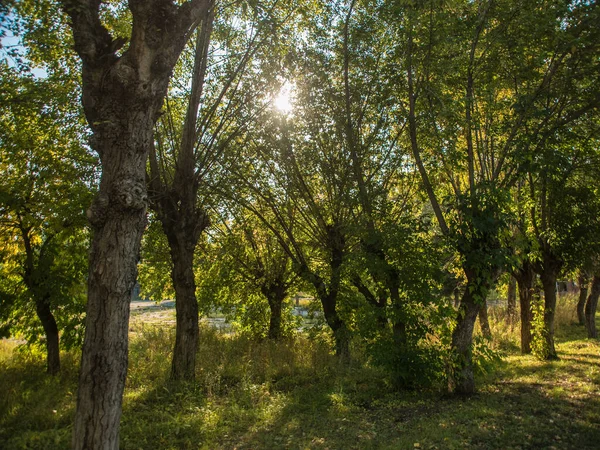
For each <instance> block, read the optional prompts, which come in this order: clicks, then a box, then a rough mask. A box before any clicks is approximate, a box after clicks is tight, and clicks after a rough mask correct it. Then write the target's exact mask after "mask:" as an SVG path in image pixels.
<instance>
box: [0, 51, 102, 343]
mask: <svg viewBox="0 0 600 450" xmlns="http://www.w3.org/2000/svg"><path fill="white" fill-rule="evenodd" d="M0 82H1V83H2V86H3V88H4V89H3V91H2V94H0V96H1V100H0V105H1V106H0V169H1V171H2V174H3V177H2V180H0V214H1V216H2V219H1V220H0V254H1V256H2V263H1V264H0V273H1V274H2V278H1V281H0V324H1V328H2V330H3V331H4V332H5V333H6V332H8V331H9V330H10V333H11V334H13V335H21V336H23V337H24V338H25V339H26V340H27V342H28V343H29V344H31V345H34V344H40V343H43V336H44V332H43V330H42V327H41V323H40V322H39V320H38V319H37V317H36V307H35V305H36V304H40V303H44V304H47V305H48V306H49V307H50V310H51V311H52V313H53V314H54V316H55V319H56V322H57V324H58V327H59V331H60V332H61V335H62V344H63V346H64V347H65V348H69V347H72V346H77V345H79V344H80V343H81V340H82V334H83V329H82V321H83V315H84V314H83V313H84V308H85V276H86V272H87V245H88V233H87V230H85V228H84V227H85V224H86V218H85V213H84V211H85V208H87V206H88V205H89V203H90V202H91V196H92V188H91V186H92V183H93V181H94V177H95V172H94V167H93V165H94V163H95V159H94V158H93V157H92V156H91V155H90V154H89V153H88V150H87V148H85V146H84V145H83V144H82V138H83V136H84V134H85V130H84V128H83V126H82V120H81V116H80V115H79V113H80V111H79V108H78V107H77V106H76V105H75V104H74V103H72V102H71V100H72V98H71V97H70V94H71V93H70V92H69V91H68V89H69V86H68V85H67V86H64V85H61V84H59V83H58V82H57V81H56V80H55V79H52V78H48V79H38V78H35V77H34V76H32V75H31V74H29V73H27V72H25V73H23V74H21V73H18V72H17V70H16V69H15V68H12V67H10V66H8V65H7V64H6V63H5V62H3V61H0Z"/></svg>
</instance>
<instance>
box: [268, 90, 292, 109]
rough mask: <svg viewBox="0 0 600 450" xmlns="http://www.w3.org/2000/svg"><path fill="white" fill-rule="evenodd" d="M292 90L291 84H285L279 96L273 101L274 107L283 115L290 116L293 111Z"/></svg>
mask: <svg viewBox="0 0 600 450" xmlns="http://www.w3.org/2000/svg"><path fill="white" fill-rule="evenodd" d="M291 91H292V89H291V86H290V85H289V84H287V83H286V84H284V85H283V86H282V88H281V90H280V91H279V94H277V96H276V97H275V99H274V100H273V106H274V107H275V109H277V110H278V111H279V112H281V113H283V114H290V113H291V112H292V109H293V104H292V92H291Z"/></svg>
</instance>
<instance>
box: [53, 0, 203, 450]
mask: <svg viewBox="0 0 600 450" xmlns="http://www.w3.org/2000/svg"><path fill="white" fill-rule="evenodd" d="M101 3H102V2H101V1H90V0H62V4H63V6H64V9H65V11H66V12H67V14H68V15H69V16H70V19H71V27H72V29H73V36H74V41H75V50H76V51H77V53H78V54H79V56H80V58H81V61H82V63H83V64H82V82H83V84H82V90H83V106H84V110H85V115H86V118H87V121H88V123H89V125H90V127H91V129H92V132H93V136H92V138H91V141H90V144H91V146H92V148H93V149H94V150H95V151H96V152H98V154H99V156H100V160H101V163H102V176H101V179H100V186H99V191H98V195H97V197H96V199H95V200H94V202H93V204H92V206H91V207H90V209H89V210H88V218H89V220H90V223H91V225H92V230H93V237H92V244H91V251H90V267H89V278H88V305H87V316H86V331H85V340H84V345H83V351H82V357H81V368H80V376H79V391H78V396H77V410H76V414H75V423H74V427H73V448H74V449H118V447H119V419H120V417H121V402H122V395H123V389H124V386H125V377H126V373H127V350H128V328H129V327H128V324H129V302H130V299H131V295H132V291H133V288H134V285H135V282H136V278H137V261H138V258H139V253H140V241H141V237H142V233H143V231H144V227H145V224H146V206H147V194H146V184H145V175H146V161H147V157H148V153H149V151H150V149H151V146H152V144H153V138H154V137H153V128H154V124H155V122H156V120H157V118H158V115H159V114H160V109H161V106H162V103H163V100H164V97H165V95H166V92H167V87H168V82H169V78H170V75H171V72H172V70H173V67H174V66H175V63H176V62H177V59H178V58H179V55H180V53H181V51H182V50H183V47H184V45H185V43H186V42H187V40H188V38H189V35H190V33H191V32H192V31H193V29H194V27H195V26H196V25H197V22H198V20H199V17H200V16H201V15H202V14H203V13H204V12H205V11H206V9H207V8H208V7H209V6H210V2H209V1H208V0H191V1H189V2H185V3H183V4H182V5H181V6H177V5H176V4H175V3H174V2H173V1H172V0H145V1H141V0H130V1H129V3H128V5H129V8H130V10H131V13H132V16H133V28H132V33H131V42H130V44H129V47H128V48H127V49H126V50H125V51H123V52H122V53H121V54H120V53H119V50H120V49H121V48H122V47H123V45H124V43H125V41H124V40H122V39H113V37H112V36H111V35H110V33H109V32H108V30H107V29H106V28H105V27H104V26H103V25H102V22H101V20H100V4H101Z"/></svg>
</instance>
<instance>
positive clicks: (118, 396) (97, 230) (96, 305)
mask: <svg viewBox="0 0 600 450" xmlns="http://www.w3.org/2000/svg"><path fill="white" fill-rule="evenodd" d="M138 117H139V116H138ZM132 119H133V118H132ZM136 119H137V118H136ZM115 120H117V119H115ZM148 125H149V124H148V122H146V123H145V121H144V120H142V117H139V120H132V123H131V127H130V132H131V134H132V135H131V136H130V138H131V140H132V141H134V142H135V144H134V143H133V142H127V143H122V144H121V145H117V144H116V143H117V142H118V141H119V138H118V137H117V135H114V136H113V137H112V139H107V141H109V142H107V143H106V147H104V146H103V147H104V148H105V150H104V152H105V153H108V152H110V151H115V152H119V157H118V158H110V159H107V161H111V162H112V163H113V164H106V165H105V167H104V170H103V173H102V181H101V183H100V192H99V196H98V198H97V199H96V201H95V204H94V205H93V206H92V209H91V211H90V212H89V216H90V220H91V222H92V224H93V226H94V236H93V240H92V248H91V253H90V269H89V279H88V305H87V315H86V330H85V340H84V344H83V350H82V356H81V368H80V376H79V391H78V397H77V412H76V415H75V425H74V430H73V448H75V449H118V448H119V420H120V418H121V402H122V396H123V388H124V386H125V377H126V374H127V350H128V330H129V302H130V299H131V295H132V291H133V288H134V285H135V281H136V277H137V261H138V257H139V253H140V241H141V238H142V233H143V231H144V227H145V223H146V210H145V184H144V172H145V159H146V158H145V154H144V153H143V152H139V151H137V149H138V145H139V143H138V142H136V141H138V140H139V141H143V140H144V137H143V135H145V136H146V139H147V138H150V137H151V136H152V134H151V131H152V127H151V126H148ZM134 130H136V131H135V132H134ZM123 134H124V135H125V136H127V133H126V132H125V131H123ZM140 135H142V136H140ZM132 144H133V145H132ZM109 146H110V147H109ZM109 148H110V150H109Z"/></svg>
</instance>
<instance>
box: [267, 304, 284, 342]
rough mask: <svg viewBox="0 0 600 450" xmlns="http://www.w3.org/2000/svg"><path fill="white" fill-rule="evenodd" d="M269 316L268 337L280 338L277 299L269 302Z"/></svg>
mask: <svg viewBox="0 0 600 450" xmlns="http://www.w3.org/2000/svg"><path fill="white" fill-rule="evenodd" d="M269 309H270V310H271V316H270V317H269V334H268V336H269V339H280V338H281V303H280V302H278V301H277V300H272V301H270V302H269Z"/></svg>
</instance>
